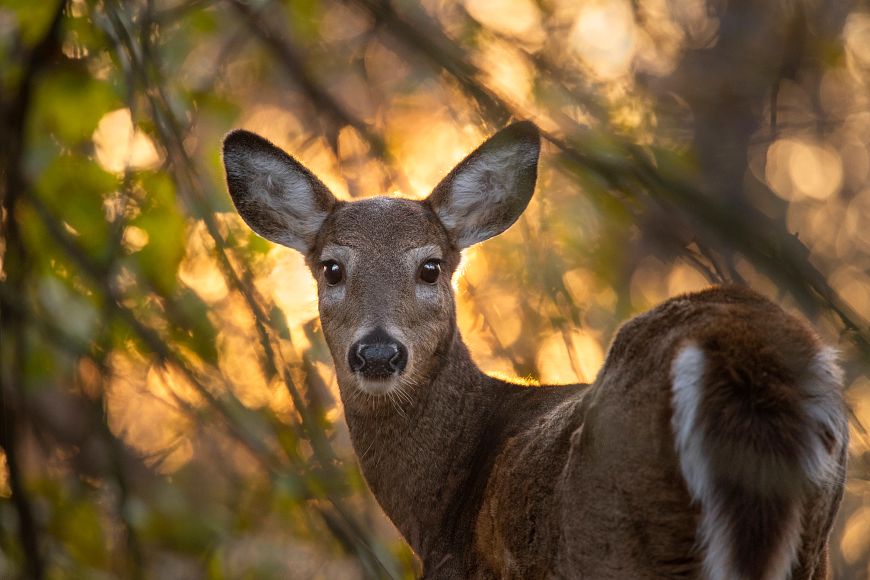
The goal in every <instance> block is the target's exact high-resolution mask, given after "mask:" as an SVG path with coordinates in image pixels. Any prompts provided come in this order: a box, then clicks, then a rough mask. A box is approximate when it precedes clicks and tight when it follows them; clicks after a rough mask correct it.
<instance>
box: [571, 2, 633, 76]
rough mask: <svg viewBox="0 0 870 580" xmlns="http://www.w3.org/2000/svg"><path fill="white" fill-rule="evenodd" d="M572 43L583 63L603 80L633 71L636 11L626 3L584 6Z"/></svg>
mask: <svg viewBox="0 0 870 580" xmlns="http://www.w3.org/2000/svg"><path fill="white" fill-rule="evenodd" d="M571 44H572V46H573V48H574V50H575V51H576V52H577V54H578V55H579V56H580V58H581V59H582V60H583V62H584V63H585V64H586V65H588V66H589V68H591V69H592V72H593V73H594V74H595V75H597V76H599V77H601V78H602V79H615V78H617V77H621V76H623V75H625V74H626V73H628V72H629V70H630V68H631V63H632V60H633V59H634V53H635V50H636V47H637V29H636V25H635V22H634V11H633V9H632V7H631V5H630V4H629V3H628V2H627V1H624V0H615V1H613V2H605V1H603V0H594V1H592V2H588V3H586V4H584V5H583V6H582V7H581V8H580V12H579V13H578V14H577V18H576V20H575V21H574V27H573V29H572V31H571Z"/></svg>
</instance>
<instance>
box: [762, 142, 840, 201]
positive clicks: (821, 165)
mask: <svg viewBox="0 0 870 580" xmlns="http://www.w3.org/2000/svg"><path fill="white" fill-rule="evenodd" d="M765 177H766V179H767V183H768V184H769V185H770V187H771V189H773V191H774V192H775V193H776V194H777V195H778V196H779V197H781V198H783V199H785V200H787V201H798V200H801V199H803V198H807V197H808V198H812V199H817V200H825V199H828V198H829V197H831V196H832V195H834V194H835V193H837V192H839V191H840V187H841V186H842V183H843V165H842V161H841V159H840V155H839V154H838V153H837V151H836V150H835V149H833V148H832V147H830V146H828V145H825V144H822V143H816V142H811V141H808V140H803V139H793V138H785V139H779V140H777V141H776V142H775V143H774V144H773V145H771V146H770V148H769V149H768V150H767V165H766V168H765Z"/></svg>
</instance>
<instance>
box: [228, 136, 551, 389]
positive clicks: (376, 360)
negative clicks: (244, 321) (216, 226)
mask: <svg viewBox="0 0 870 580" xmlns="http://www.w3.org/2000/svg"><path fill="white" fill-rule="evenodd" d="M539 150H540V137H539V134H538V130H537V128H536V127H535V126H534V125H533V124H532V123H529V122H520V123H515V124H513V125H510V126H509V127H507V128H505V129H503V130H502V131H500V132H498V133H497V134H495V135H494V136H493V137H491V138H490V139H489V140H487V141H486V142H485V143H483V144H482V145H481V146H480V147H479V148H477V149H476V150H475V151H474V152H472V153H471V154H470V155H469V156H468V157H466V158H465V159H464V160H463V161H462V162H461V163H459V165H457V166H456V167H455V168H454V169H453V171H451V172H450V173H449V174H448V175H447V176H446V177H445V178H444V179H443V180H442V181H441V183H439V184H438V185H437V186H436V187H435V189H434V190H433V191H432V193H431V194H430V195H429V197H427V198H426V199H424V200H411V199H400V198H395V197H373V198H368V199H363V200H360V201H353V202H346V201H339V200H337V199H336V198H335V197H334V196H333V195H332V194H331V193H330V192H329V190H328V189H327V188H326V186H325V185H324V184H323V183H322V182H321V181H320V180H318V179H317V177H315V176H314V175H313V174H312V173H311V172H310V171H308V170H307V169H306V168H305V167H303V166H302V165H301V164H300V163H299V162H298V161H296V160H295V159H293V158H292V157H291V156H289V155H288V154H286V153H285V152H284V151H282V150H281V149H279V148H277V147H275V146H274V145H272V144H271V143H269V142H268V141H267V140H265V139H263V138H262V137H259V136H257V135H255V134H253V133H250V132H248V131H241V130H240V131H234V132H232V133H230V134H229V135H228V136H227V138H226V140H225V141H224V165H225V167H226V173H227V183H228V185H229V191H230V194H231V196H232V199H233V203H234V204H235V206H236V208H237V210H238V212H239V214H241V216H242V218H243V219H244V220H245V222H246V223H247V224H248V225H249V226H250V227H251V228H252V229H253V230H254V231H255V232H257V233H258V234H259V235H261V236H263V237H264V238H266V239H268V240H271V241H273V242H276V243H279V244H283V245H285V246H288V247H291V248H293V249H295V250H298V251H299V252H301V253H302V254H303V255H304V256H305V259H306V263H307V264H308V266H309V268H310V269H311V273H312V275H313V276H314V278H315V279H316V280H317V287H318V297H319V309H320V320H321V323H322V326H323V332H324V335H325V337H326V341H327V343H328V345H329V348H330V351H331V353H332V357H333V359H334V361H335V366H336V371H337V375H338V381H339V385H340V387H341V390H342V395H343V397H344V398H345V405H347V404H348V403H349V400H348V399H352V398H353V397H349V396H348V395H350V394H352V393H363V394H366V395H369V396H374V397H379V396H383V395H389V394H391V393H395V392H397V391H402V390H403V389H405V388H406V387H408V386H411V385H421V384H424V383H426V381H427V378H429V377H431V376H433V371H435V370H436V369H437V368H438V365H439V353H443V352H444V350H445V348H447V346H448V345H449V344H450V342H451V340H452V338H453V335H454V333H455V332H456V330H455V328H456V307H455V300H454V296H453V289H452V286H451V283H450V281H451V277H452V276H453V274H454V272H455V271H456V268H457V265H458V264H459V260H460V252H461V250H463V249H464V248H467V247H469V246H471V245H473V244H476V243H478V242H482V241H483V240H486V239H488V238H491V237H493V236H495V235H498V234H499V233H501V232H503V231H504V230H506V229H507V228H508V227H510V226H511V225H512V224H513V223H514V222H515V221H516V220H517V218H519V216H520V214H521V213H522V212H523V210H524V209H525V208H526V206H527V205H528V203H529V200H530V199H531V196H532V192H533V191H534V187H535V179H536V176H537V163H538V154H539ZM288 283H289V281H288ZM365 398H366V399H370V398H371V397H365Z"/></svg>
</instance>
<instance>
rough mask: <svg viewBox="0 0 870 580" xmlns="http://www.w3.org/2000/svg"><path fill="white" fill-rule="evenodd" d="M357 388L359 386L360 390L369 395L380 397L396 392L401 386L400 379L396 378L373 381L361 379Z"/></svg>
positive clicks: (358, 380)
mask: <svg viewBox="0 0 870 580" xmlns="http://www.w3.org/2000/svg"><path fill="white" fill-rule="evenodd" d="M357 386H359V388H360V390H362V391H363V392H365V393H368V394H369V395H375V396H380V395H386V394H389V393H391V392H392V391H394V390H395V389H396V388H397V387H398V386H399V379H398V377H395V376H394V377H390V378H388V379H383V380H379V381H373V380H371V379H364V378H362V377H359V378H358V379H357Z"/></svg>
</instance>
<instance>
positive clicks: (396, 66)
mask: <svg viewBox="0 0 870 580" xmlns="http://www.w3.org/2000/svg"><path fill="white" fill-rule="evenodd" d="M526 118H528V119H533V120H534V121H535V122H537V123H538V124H539V125H540V126H541V127H542V129H543V130H544V132H545V136H546V141H545V146H544V151H543V155H542V161H541V164H542V167H541V173H540V178H539V183H538V190H537V194H536V196H535V198H534V199H533V201H532V204H531V206H530V208H529V210H528V211H527V212H526V213H525V215H524V217H523V218H522V219H521V220H520V222H518V224H517V225H516V226H515V227H513V228H512V229H511V230H510V231H509V232H508V233H507V234H505V235H503V236H501V237H499V238H497V239H494V240H492V241H490V242H487V243H486V244H484V245H482V246H480V247H475V248H472V249H471V250H469V251H468V252H467V255H466V256H465V261H464V267H463V269H462V272H461V273H460V274H459V275H458V276H457V278H456V280H455V285H456V289H457V293H458V300H459V309H460V325H461V328H462V331H463V333H464V336H465V339H466V341H467V342H468V343H469V345H470V347H471V351H472V353H473V354H474V357H475V359H476V360H477V362H478V363H479V364H480V366H481V367H482V368H483V369H485V370H487V371H490V372H493V373H502V374H508V375H513V376H521V377H529V378H532V379H537V380H541V381H545V382H574V381H578V380H580V381H590V380H592V379H593V378H594V377H595V374H596V372H597V370H598V368H599V366H600V365H601V363H602V360H603V357H604V353H605V351H606V347H607V344H608V342H609V340H610V338H611V337H612V336H613V333H614V330H615V329H616V328H617V327H618V325H619V323H620V321H622V320H624V319H625V318H626V317H628V316H631V315H632V314H635V313H638V312H641V311H643V310H644V309H646V308H649V307H650V306H652V305H654V304H656V303H657V302H658V301H660V300H662V299H664V298H666V297H668V296H671V295H673V294H676V293H679V292H685V291H691V290H696V289H700V288H703V287H705V286H707V285H709V284H711V283H716V282H722V281H736V282H741V283H746V284H749V285H751V286H752V287H754V288H756V289H758V290H759V291H761V292H763V293H764V294H766V295H767V296H769V297H771V298H773V299H774V300H776V301H778V302H780V303H781V304H783V305H784V306H785V307H786V308H788V309H790V310H792V311H795V312H801V313H802V314H803V315H804V316H805V317H806V318H808V319H809V320H810V321H811V322H812V323H813V324H814V325H815V326H816V327H817V328H818V329H819V331H820V333H821V334H822V336H823V337H824V338H825V340H827V341H829V342H830V343H833V344H836V345H838V346H839V348H840V349H841V352H842V356H843V361H844V365H845V368H846V374H847V396H848V400H849V403H850V408H851V434H852V444H851V449H850V451H851V453H850V467H849V479H848V484H847V490H846V496H845V499H844V502H843V507H842V510H841V512H840V515H839V518H838V520H837V522H836V527H835V529H834V533H833V537H832V541H831V551H832V567H833V570H834V572H835V577H836V578H846V579H852V578H866V577H868V566H870V481H868V478H870V436H868V433H867V431H866V430H865V426H867V425H868V424H870V379H868V372H867V371H868V368H870V327H868V318H870V219H868V218H870V7H868V4H867V3H866V2H859V1H856V2H850V1H838V0H834V1H829V2H822V1H821V0H730V1H727V2H726V1H724V0H709V1H705V0H579V1H578V0H465V1H462V2H447V1H442V0H423V1H422V2H419V3H418V2H410V1H400V0H392V1H388V0H281V1H279V0H248V1H242V0H221V1H216V0H131V1H120V0H71V1H69V2H63V3H60V2H57V1H54V0H45V1H39V2H37V1H33V0H2V1H0V171H2V175H0V178H2V179H0V191H2V195H3V198H2V224H3V231H2V239H0V255H2V264H3V270H2V280H0V307H2V311H0V325H2V328H0V330H2V342H0V362H2V368H0V378H2V425H0V446H2V454H0V577H2V578H15V577H28V578H161V579H164V578H166V579H172V578H185V579H187V578H193V579H195V578H209V579H223V578H257V579H259V578H306V579H307V578H330V579H332V578H342V579H344V578H348V579H355V578H382V577H383V578H412V577H414V575H415V574H417V573H419V568H418V564H417V563H416V562H415V561H414V558H413V555H412V554H411V552H410V551H409V550H408V548H407V547H406V546H405V545H404V543H403V542H402V541H401V539H400V537H399V536H398V535H397V533H396V532H395V530H394V529H393V528H392V526H391V525H390V524H389V522H388V521H387V520H386V519H385V517H384V516H383V515H382V514H381V513H380V511H379V509H378V508H377V505H376V504H375V502H374V501H373V499H372V497H371V495H370V493H369V492H368V490H367V488H366V486H365V484H364V482H363V480H362V478H361V476H360V473H359V470H358V468H357V466H356V464H355V462H354V459H353V455H352V450H351V449H350V446H349V442H348V436H347V432H346V428H345V426H344V423H343V418H342V407H341V403H340V401H339V399H338V396H337V390H336V384H335V378H334V373H333V370H332V364H331V360H330V357H329V354H328V352H327V350H326V348H325V344H324V341H323V339H322V336H321V333H320V329H319V324H318V321H317V318H316V315H317V306H316V302H315V288H314V284H313V281H312V280H311V278H310V276H309V274H308V272H307V270H306V269H305V267H304V265H303V261H302V258H301V257H300V256H299V255H297V254H296V253H295V252H293V251H292V250H289V249H287V248H283V247H277V246H274V245H271V244H269V243H266V242H265V241H264V240H262V239H260V238H258V237H256V236H255V235H253V234H252V233H251V232H250V231H249V230H248V228H247V227H245V226H244V224H243V223H242V222H241V220H240V219H239V217H238V216H237V215H236V214H235V212H234V211H233V210H232V207H231V204H230V201H229V197H228V195H227V193H226V190H225V185H224V179H223V172H222V167H221V161H220V153H219V148H220V142H221V139H222V137H223V135H224V134H225V133H226V132H227V131H228V130H230V129H233V128H237V127H244V128H247V129H250V130H253V131H257V132H259V133H261V134H262V135H264V136H266V137H267V138H269V139H270V140H272V141H273V142H275V143H276V144H278V145H280V146H282V147H284V148H285V149H286V150H288V151H289V152H291V153H292V154H293V155H294V156H296V157H297V158H298V159H299V160H301V161H302V162H303V163H304V164H306V165H307V166H308V167H309V168H311V169H312V170H313V171H314V172H315V173H316V174H317V175H319V176H320V177H321V178H322V179H323V181H324V182H325V183H326V184H327V185H328V186H329V187H330V188H331V189H332V190H333V191H334V192H335V193H336V194H337V195H338V196H339V197H342V198H344V199H355V198H360V197H365V196H370V195H376V194H389V195H393V194H401V195H405V196H410V197H422V196H425V195H426V194H427V193H428V191H429V190H430V188H431V187H433V186H434V185H435V184H436V183H437V182H438V180H439V179H440V178H441V177H442V176H443V175H444V174H446V172H447V171H449V169H450V168H451V167H453V165H454V164H455V163H456V162H458V161H459V160H460V159H461V158H462V157H463V156H464V155H465V154H466V153H468V152H469V151H470V150H471V149H472V148H474V147H475V146H476V145H477V144H478V143H479V142H480V141H481V140H482V139H484V138H485V137H486V136H487V135H488V134H490V133H491V132H493V131H494V130H496V129H497V128H499V127H501V126H502V125H504V124H505V123H506V122H508V121H509V120H511V119H526Z"/></svg>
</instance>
